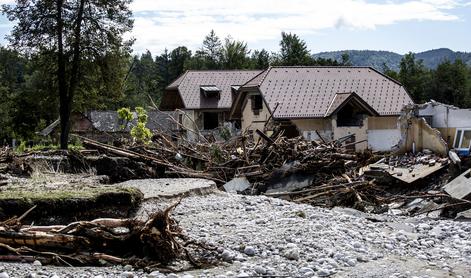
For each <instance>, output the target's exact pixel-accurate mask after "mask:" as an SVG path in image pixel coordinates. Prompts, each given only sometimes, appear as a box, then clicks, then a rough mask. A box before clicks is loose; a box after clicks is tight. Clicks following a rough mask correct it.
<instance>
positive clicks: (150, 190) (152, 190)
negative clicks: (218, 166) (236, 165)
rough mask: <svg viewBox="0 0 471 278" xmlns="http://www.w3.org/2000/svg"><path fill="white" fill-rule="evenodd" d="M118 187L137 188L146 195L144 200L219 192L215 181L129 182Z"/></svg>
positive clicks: (152, 180)
mask: <svg viewBox="0 0 471 278" xmlns="http://www.w3.org/2000/svg"><path fill="white" fill-rule="evenodd" d="M116 186H126V187H134V188H137V189H139V190H140V191H141V192H142V193H143V194H144V199H152V198H174V197H179V196H189V195H207V194H212V193H214V192H217V191H218V189H217V186H216V183H215V182H214V181H210V180H205V179H191V178H181V179H143V180H129V181H125V182H122V183H118V184H116Z"/></svg>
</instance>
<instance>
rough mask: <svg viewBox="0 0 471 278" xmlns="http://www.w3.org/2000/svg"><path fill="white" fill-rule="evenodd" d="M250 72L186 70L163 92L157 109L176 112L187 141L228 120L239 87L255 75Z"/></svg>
mask: <svg viewBox="0 0 471 278" xmlns="http://www.w3.org/2000/svg"><path fill="white" fill-rule="evenodd" d="M259 73H260V71H253V70H190V71H187V72H185V73H184V74H183V75H181V76H180V77H179V78H177V79H176V80H175V81H173V82H172V83H171V84H170V85H169V86H168V87H167V88H166V89H165V91H164V94H163V96H162V100H161V103H160V107H159V109H160V110H162V111H174V110H179V111H180V113H179V116H178V121H179V123H180V124H181V125H182V126H183V127H184V130H186V131H187V137H188V138H189V139H191V138H192V137H194V136H197V133H200V132H202V133H205V132H209V131H213V130H217V129H218V128H220V127H222V126H223V125H224V124H225V123H226V122H228V121H229V113H230V109H231V107H232V101H233V99H235V98H236V96H237V93H238V89H239V88H240V86H241V85H243V84H245V83H246V82H247V81H249V80H250V79H252V78H253V77H255V76H256V75H257V74H259Z"/></svg>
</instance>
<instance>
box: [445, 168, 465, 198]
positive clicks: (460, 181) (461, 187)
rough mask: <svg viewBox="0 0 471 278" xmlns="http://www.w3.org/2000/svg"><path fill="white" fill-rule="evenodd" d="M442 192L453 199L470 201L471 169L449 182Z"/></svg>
mask: <svg viewBox="0 0 471 278" xmlns="http://www.w3.org/2000/svg"><path fill="white" fill-rule="evenodd" d="M443 190H444V191H445V192H446V193H448V194H449V195H450V196H451V197H453V198H457V199H465V200H471V169H469V170H467V171H465V172H464V173H463V174H461V175H460V176H458V177H457V178H456V179H454V180H452V181H451V182H449V183H448V184H447V185H445V186H444V187H443Z"/></svg>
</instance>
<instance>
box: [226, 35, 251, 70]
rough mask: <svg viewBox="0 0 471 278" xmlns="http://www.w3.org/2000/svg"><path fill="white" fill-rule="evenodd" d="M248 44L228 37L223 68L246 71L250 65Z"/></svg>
mask: <svg viewBox="0 0 471 278" xmlns="http://www.w3.org/2000/svg"><path fill="white" fill-rule="evenodd" d="M249 52H250V51H249V50H248V48H247V43H245V42H243V41H236V40H233V39H232V38H230V37H228V38H226V40H225V44H224V47H223V48H222V68H224V69H244V68H247V67H248V65H249V59H248V55H249Z"/></svg>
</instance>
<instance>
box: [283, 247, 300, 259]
mask: <svg viewBox="0 0 471 278" xmlns="http://www.w3.org/2000/svg"><path fill="white" fill-rule="evenodd" d="M284 256H285V258H287V259H289V260H295V261H297V260H299V249H298V248H290V249H287V250H285V252H284Z"/></svg>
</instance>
